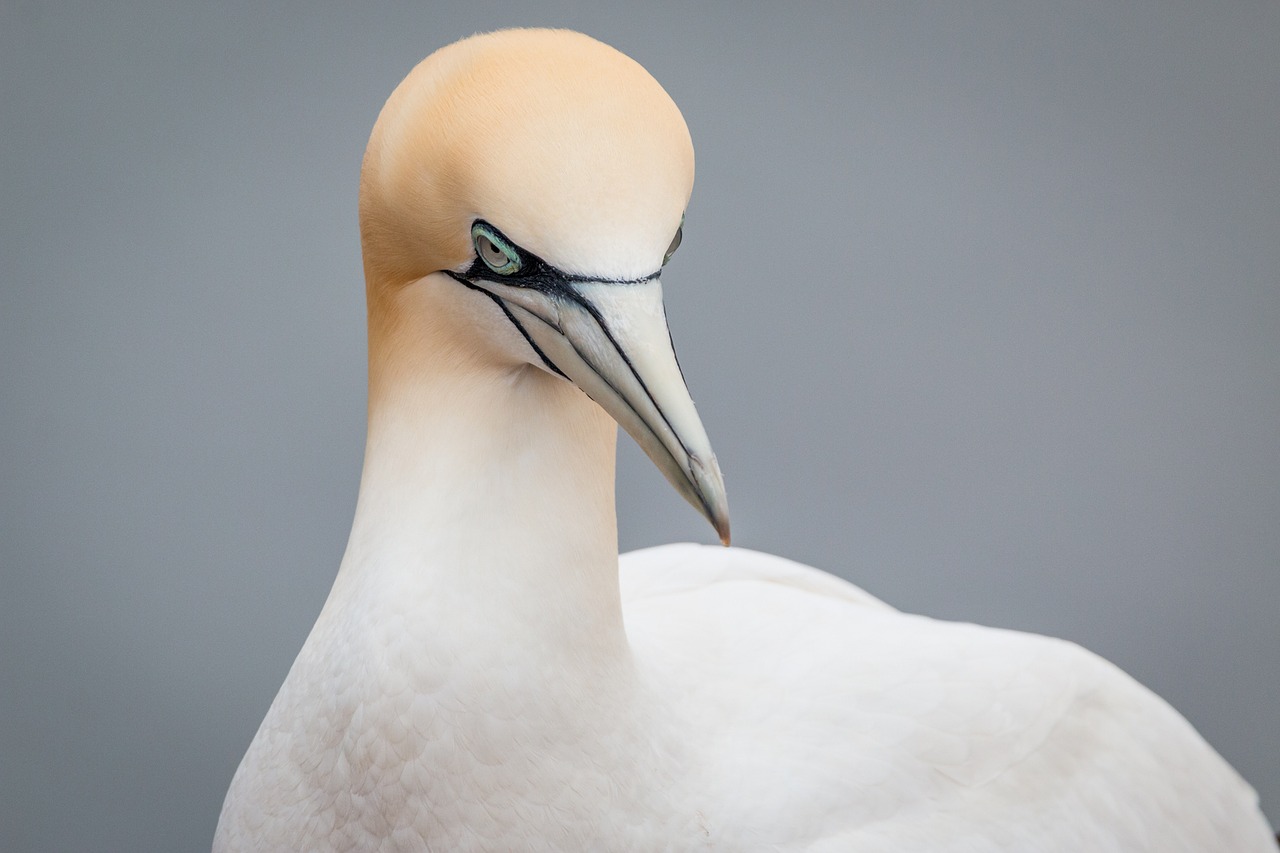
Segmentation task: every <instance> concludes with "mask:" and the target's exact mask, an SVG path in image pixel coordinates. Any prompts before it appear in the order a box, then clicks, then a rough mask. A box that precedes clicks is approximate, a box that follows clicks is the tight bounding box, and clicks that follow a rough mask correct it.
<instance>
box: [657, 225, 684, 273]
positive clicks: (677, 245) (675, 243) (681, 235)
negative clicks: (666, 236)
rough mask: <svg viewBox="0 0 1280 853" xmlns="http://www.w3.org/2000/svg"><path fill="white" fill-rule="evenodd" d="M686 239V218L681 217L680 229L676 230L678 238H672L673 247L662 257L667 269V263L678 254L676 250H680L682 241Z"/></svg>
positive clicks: (668, 248) (669, 247)
mask: <svg viewBox="0 0 1280 853" xmlns="http://www.w3.org/2000/svg"><path fill="white" fill-rule="evenodd" d="M682 239H684V217H683V216H682V217H680V227H678V228H677V229H676V236H674V237H672V238H671V245H670V246H668V247H667V253H666V254H665V255H663V256H662V265H663V266H664V267H665V266H666V265H667V261H669V260H671V256H672V255H674V254H675V253H676V249H679V248H680V241H681V240H682Z"/></svg>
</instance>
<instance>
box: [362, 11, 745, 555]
mask: <svg viewBox="0 0 1280 853" xmlns="http://www.w3.org/2000/svg"><path fill="white" fill-rule="evenodd" d="M692 187H693V145H692V142H691V141H690V138H689V131H688V128H687V127H686V126H685V123H684V119H683V117H682V116H681V115H680V111H679V109H678V108H677V107H676V105H675V103H674V102H673V101H672V100H671V98H670V96H669V95H667V93H666V92H665V91H664V90H663V89H662V87H661V86H660V85H659V84H658V83H657V81H656V80H654V79H653V77H652V76H650V75H649V73H648V72H647V71H645V70H644V68H642V67H641V66H640V65H639V64H638V63H636V62H635V61H634V60H632V59H630V58H629V57H627V56H625V55H623V54H622V53H619V52H618V51H616V50H614V49H613V48H611V47H609V46H607V45H605V44H602V43H600V42H598V41H595V40H594V39H591V38H589V37H587V36H584V35H581V34H579V33H574V32H568V31H564V30H505V31H500V32H496V33H489V34H485V35H479V36H473V37H471V38H468V39H464V40H463V41H460V42H456V43H454V44H452V45H449V46H448V47H445V48H442V49H441V50H439V51H437V52H436V53H434V54H432V55H431V56H429V57H428V58H427V59H426V60H424V61H423V62H422V63H421V64H419V65H418V66H417V67H416V68H415V69H414V70H413V71H412V72H411V73H410V74H409V76H408V77H407V78H406V79H405V80H404V82H403V83H401V84H400V86H399V87H397V89H396V90H395V92H393V93H392V95H391V97H390V99H389V100H388V101H387V104H386V106H385V107H384V108H383V110H382V113H381V115H380V116H379V117H378V121H377V123H376V125H375V127H374V130H373V134H372V137H371V139H370V142H369V146H368V149H367V151H366V153H365V159H364V165H363V168H362V172H361V187H360V229H361V241H362V245H363V249H364V258H365V267H366V277H367V280H368V289H369V293H368V296H369V300H370V315H371V318H372V316H373V314H374V311H375V306H376V305H377V304H378V303H380V302H384V301H386V300H394V299H395V298H396V294H397V292H398V291H400V290H402V289H403V288H407V287H410V286H413V285H417V284H420V283H422V282H424V281H429V282H430V283H431V286H434V287H453V288H465V289H467V290H470V291H473V292H478V293H480V294H483V295H484V296H485V297H487V300H486V304H488V306H489V308H488V309H487V310H486V311H485V312H484V313H483V316H481V317H479V318H475V319H473V320H469V321H468V322H469V323H470V325H471V327H470V328H467V329H464V330H461V332H462V333H463V334H465V335H467V336H469V339H470V340H473V341H474V342H475V343H476V345H477V346H485V345H487V346H488V347H489V350H488V351H489V352H490V354H491V356H492V357H494V358H498V359H506V360H507V361H509V362H511V363H512V364H513V365H514V364H519V365H523V364H528V365H533V366H534V367H537V368H540V369H542V370H545V371H547V372H548V373H550V374H552V375H554V376H556V377H557V378H559V379H561V380H564V381H568V382H571V383H573V384H574V385H576V386H577V387H578V388H580V389H581V390H582V391H583V392H585V393H586V394H587V395H588V396H589V397H590V398H591V399H592V400H594V401H595V402H596V403H597V404H599V405H600V406H601V407H602V408H603V409H604V410H605V411H606V412H608V413H609V414H610V415H611V416H612V417H613V418H614V419H615V420H616V421H617V422H618V423H619V424H620V425H621V426H622V427H623V428H624V429H625V430H626V431H627V432H628V433H629V434H630V435H631V436H632V437H633V438H634V439H635V440H636V442H637V443H638V444H639V445H640V447H641V448H643V449H644V451H645V452H646V453H647V454H648V456H649V457H650V459H652V460H653V461H654V463H655V464H656V465H657V466H658V468H659V469H661V470H662V472H663V474H664V475H665V476H666V477H667V479H668V480H669V481H670V482H671V483H672V485H673V486H675V488H676V489H677V490H678V491H679V492H680V493H681V494H682V495H683V496H684V497H685V498H686V499H688V500H689V502H690V503H692V504H693V505H694V506H695V507H696V508H697V509H698V510H699V511H701V512H702V513H703V515H704V516H706V518H707V519H708V520H709V521H710V522H711V524H712V525H713V526H714V527H715V529H716V531H717V533H718V534H719V535H720V538H721V540H722V541H724V542H726V543H727V542H728V538H729V520H728V511H727V503H726V499H725V492H724V483H723V480H722V478H721V475H720V470H719V466H718V464H717V463H716V459H715V455H714V454H713V453H712V451H711V445H710V442H709V440H708V439H707V435H706V431H705V430H704V428H703V426H702V423H701V421H700V419H699V417H698V414H697V412H696V410H695V409H694V405H693V401H692V400H691V398H690V396H689V392H688V390H687V388H686V385H685V382H684V377H683V376H682V374H681V371H680V368H679V365H678V364H677V362H676V357H675V352H674V350H673V346H672V342H671V336H670V333H669V331H668V329H667V322H666V314H665V310H664V307H663V302H662V284H661V273H662V270H663V267H664V266H665V265H666V262H667V261H668V260H670V257H671V254H672V253H673V252H674V251H675V249H676V247H678V246H679V243H680V239H681V234H682V228H683V219H684V210H685V206H686V204H687V203H688V200H689V194H690V192H691V190H692ZM455 331H456V330H455ZM401 333H402V334H403V333H408V334H412V333H413V332H412V330H408V331H406V330H401Z"/></svg>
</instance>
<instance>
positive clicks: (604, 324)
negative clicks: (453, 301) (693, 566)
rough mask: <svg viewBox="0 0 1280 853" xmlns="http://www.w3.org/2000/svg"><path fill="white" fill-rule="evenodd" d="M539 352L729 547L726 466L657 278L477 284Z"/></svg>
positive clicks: (473, 283) (548, 366) (474, 282)
mask: <svg viewBox="0 0 1280 853" xmlns="http://www.w3.org/2000/svg"><path fill="white" fill-rule="evenodd" d="M467 283H468V284H469V285H470V286H472V287H477V288H480V289H483V290H484V291H485V292H487V293H488V294H489V295H490V296H492V297H493V298H494V299H495V300H497V301H498V302H499V303H500V304H501V305H502V307H503V309H504V310H505V311H506V313H507V315H508V318H509V319H510V320H511V321H512V322H513V323H514V324H515V325H516V326H517V327H518V328H519V329H520V331H521V333H522V334H523V335H524V336H525V338H526V339H527V340H528V341H529V342H530V344H531V345H532V346H533V347H534V348H535V349H536V350H538V353H539V355H540V356H541V357H542V361H543V364H544V366H546V367H547V368H548V369H549V370H551V371H553V372H555V373H558V374H560V375H561V376H563V377H565V378H567V379H569V380H570V381H571V382H573V383H574V384H575V385H577V386H578V387H579V388H581V389H582V390H583V391H584V392H585V393H586V394H587V396H589V397H590V398H591V399H593V400H595V401H596V402H597V403H598V404H600V406H601V407H602V408H603V409H604V410H605V411H606V412H608V413H609V414H610V415H611V416H613V419H614V420H616V421H617V422H618V423H619V424H620V425H621V426H622V428H623V429H625V430H626V431H627V432H628V433H630V434H631V437H632V438H634V439H635V440H636V443H637V444H639V445H640V447H641V448H642V449H643V450H644V452H645V453H647V454H648V456H649V458H650V459H652V460H653V462H654V464H655V465H657V466H658V468H659V469H660V470H661V471H662V473H663V474H664V475H666V478H667V480H668V481H669V482H670V483H671V485H673V486H675V488H676V491H678V492H680V494H682V495H683V496H684V497H685V499H686V500H687V501H689V503H691V504H693V506H694V507H695V508H697V509H698V511H699V512H701V513H702V514H703V516H705V517H706V519H707V520H708V521H709V522H711V526H712V527H714V528H715V531H716V533H717V534H719V536H720V541H721V542H723V543H724V544H725V545H728V544H729V506H728V500H727V498H726V496H725V491H724V479H723V478H722V477H721V475H720V466H719V464H718V463H717V462H716V457H715V454H714V453H713V452H712V451H711V442H710V440H709V439H708V438H707V431H706V430H705V429H704V428H703V426H702V421H701V419H700V418H699V417H698V412H697V410H696V409H695V408H694V405H693V400H692V398H690V396H689V389H688V387H687V386H686V385H685V381H684V375H683V374H682V373H681V371H680V365H679V364H678V363H677V362H676V354H675V349H674V348H673V346H672V342H671V332H670V331H669V330H668V329H667V315H666V311H665V309H664V308H663V304H662V282H661V280H660V279H659V278H658V276H656V275H655V276H652V277H650V278H646V279H640V280H637V281H628V282H616V281H594V280H584V279H576V278H575V279H571V280H570V279H562V280H559V281H555V282H553V283H550V284H549V286H543V287H539V288H536V289H535V288H532V287H520V286H512V285H507V284H503V283H501V282H498V281H493V280H471V281H469V282H467Z"/></svg>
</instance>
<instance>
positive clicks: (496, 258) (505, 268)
mask: <svg viewBox="0 0 1280 853" xmlns="http://www.w3.org/2000/svg"><path fill="white" fill-rule="evenodd" d="M471 240H472V242H473V243H475V247H476V255H477V256H478V257H479V258H480V260H482V261H484V264H485V266H487V267H488V268H489V269H491V270H493V271H494V272H496V273H497V274H498V275H511V274H512V273H516V272H519V271H520V254H519V253H518V252H517V251H516V250H515V248H514V247H512V246H511V245H510V244H508V243H507V241H506V240H503V239H502V238H501V237H499V236H498V235H497V234H496V233H495V232H494V231H492V230H490V229H488V228H486V227H484V226H483V225H481V224H480V223H478V222H477V223H476V224H475V225H473V226H471Z"/></svg>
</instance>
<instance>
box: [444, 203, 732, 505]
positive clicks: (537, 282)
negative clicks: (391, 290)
mask: <svg viewBox="0 0 1280 853" xmlns="http://www.w3.org/2000/svg"><path fill="white" fill-rule="evenodd" d="M475 225H483V226H484V227H485V228H487V229H489V230H491V231H493V232H494V233H495V234H496V235H498V236H499V237H500V238H501V239H502V240H504V241H505V242H506V244H507V245H508V246H510V247H511V248H512V249H513V250H515V252H516V253H517V254H518V255H519V256H520V268H519V269H518V270H516V271H515V272H513V273H511V274H509V275H501V274H499V273H495V272H494V271H493V270H491V269H490V268H489V266H488V264H486V263H485V262H484V261H482V260H480V258H479V257H477V258H476V259H475V260H474V261H472V263H471V266H470V267H468V268H467V269H466V271H465V272H462V273H456V272H453V271H452V270H446V272H447V273H448V274H449V275H450V276H451V277H452V278H453V279H455V280H456V281H459V282H461V283H462V284H465V285H466V286H467V287H470V288H472V289H474V290H479V291H482V292H483V293H485V294H486V295H488V296H489V297H490V298H491V299H493V301H494V302H496V303H497V304H498V306H499V307H500V308H502V312H503V313H504V314H506V315H507V319H509V320H510V321H511V322H512V323H513V324H514V325H515V327H516V328H517V329H519V330H520V334H521V335H523V336H524V339H525V340H526V341H528V342H529V346H531V347H533V351H534V352H536V353H537V354H538V356H539V357H540V358H541V359H542V361H543V363H544V364H546V365H547V366H548V367H549V368H551V369H552V370H553V371H555V372H556V373H557V374H559V375H560V376H564V378H566V379H568V377H567V376H565V374H564V371H562V370H560V368H558V367H557V366H556V365H555V364H554V363H553V362H552V361H551V359H549V358H548V357H547V356H546V354H545V353H544V352H543V351H542V350H541V349H540V348H539V347H538V345H537V344H535V343H534V342H533V338H532V337H530V335H529V332H528V331H527V330H526V329H525V328H524V326H522V325H521V324H520V321H519V320H517V319H516V318H515V315H513V314H512V313H511V310H510V309H509V308H508V307H507V305H506V303H505V302H503V301H502V299H501V298H500V297H498V296H495V295H494V294H493V293H491V292H490V291H488V290H485V289H484V288H483V287H480V286H479V285H477V284H474V282H475V281H477V280H482V281H492V282H494V283H495V284H503V285H506V286H508V287H527V288H529V289H530V290H536V291H538V292H539V293H543V294H546V295H547V296H550V297H552V298H553V299H561V300H566V301H569V302H572V303H573V304H574V305H577V306H578V307H579V308H581V309H582V310H583V311H586V312H587V314H589V315H590V316H591V318H592V319H593V320H595V322H596V325H598V326H599V327H600V331H602V332H604V335H605V338H607V339H608V341H609V343H610V345H612V346H613V349H614V352H616V353H617V354H618V355H619V356H621V357H622V361H623V362H624V363H625V364H626V365H627V369H628V370H630V371H631V375H632V376H634V377H635V380H636V382H637V383H638V384H639V385H640V388H641V390H643V391H644V393H645V396H646V397H648V398H649V402H650V403H651V404H652V405H653V409H654V411H656V412H657V413H658V417H660V418H662V422H663V423H665V424H666V425H667V429H668V430H669V431H670V432H671V434H672V435H673V436H675V439H676V442H677V443H678V444H679V445H680V449H681V450H683V451H684V453H685V456H686V457H688V458H692V456H693V454H692V453H690V452H689V448H688V447H686V446H685V443H684V440H683V439H682V438H681V436H680V433H679V432H678V431H677V430H676V428H675V427H674V426H673V425H672V424H671V419H670V418H668V417H667V413H666V412H664V411H663V410H662V407H661V406H660V405H658V401H657V399H656V398H655V397H654V396H653V392H652V391H650V390H649V386H648V385H647V384H646V383H645V381H644V379H642V378H641V376H640V372H639V371H638V370H636V367H635V365H634V364H632V362H631V357H630V356H628V355H627V353H626V351H625V350H623V348H622V347H621V346H620V345H619V344H618V339H617V338H616V337H614V334H613V330H612V329H610V328H609V324H608V323H606V322H605V319H604V317H603V316H601V314H600V312H599V311H598V310H597V309H596V307H595V306H594V305H592V304H591V302H590V301H589V300H587V299H586V298H585V297H583V296H582V295H581V294H579V293H578V292H577V291H576V290H574V289H573V288H572V287H571V286H570V285H572V284H574V283H577V282H581V283H589V284H616V285H622V286H626V285H636V284H645V283H647V282H650V281H653V280H654V279H656V278H658V277H659V276H660V275H661V274H662V271H661V270H658V271H657V272H653V273H650V274H649V275H647V276H642V277H640V278H629V279H619V278H599V277H595V276H589V275H576V274H573V273H566V272H564V271H562V270H560V269H557V268H556V267H555V266H553V265H551V264H549V263H547V262H546V261H544V260H543V259H542V258H540V257H538V256H537V255H535V254H533V253H532V252H529V251H526V250H525V249H522V248H521V247H520V246H519V245H517V244H516V243H515V242H514V241H513V240H511V238H509V237H507V235H506V234H504V233H502V230H501V229H499V228H496V227H494V226H493V225H492V224H491V223H489V222H486V221H485V220H483V219H477V220H476V221H475V222H473V223H472V226H473V227H474V226H475ZM534 316H537V315H536V314H535V315H534ZM538 319H539V320H541V321H542V322H544V323H545V322H546V321H545V320H543V319H542V318H541V317H538ZM548 325H551V324H549V323H548ZM552 328H555V327H554V326H552ZM556 331H557V332H560V330H559V329H556ZM560 333H561V334H563V332H560ZM669 334H670V330H668V335H669ZM569 344H570V346H572V347H573V349H574V352H576V353H577V354H578V357H579V358H581V359H582V361H583V363H584V364H587V365H590V364H591V362H590V361H588V360H587V358H586V357H585V355H584V354H583V353H582V351H581V350H579V349H578V347H577V345H576V344H574V343H573V341H572V340H569ZM672 352H673V353H674V352H675V346H674V344H673V346H672ZM676 367H677V369H679V367H680V361H679V359H677V360H676ZM596 375H597V376H599V377H600V379H601V380H603V381H604V383H605V384H606V385H608V386H609V388H610V389H611V390H612V391H613V393H614V394H615V395H617V397H618V398H619V399H620V400H623V401H624V402H625V401H626V399H627V398H626V395H624V394H623V393H622V392H621V391H619V390H618V388H617V386H615V385H614V384H613V383H612V382H610V381H609V379H608V378H607V377H605V376H603V375H601V374H599V373H596ZM680 378H681V379H683V378H684V370H683V369H681V370H680ZM632 411H634V407H632ZM638 416H639V415H638V413H637V417H638ZM640 421H641V422H642V423H643V422H644V418H640ZM654 437H655V438H657V436H656V435H655V436H654ZM695 491H696V490H695ZM698 499H699V501H700V502H701V503H702V504H703V507H704V508H705V509H706V511H707V514H708V515H710V507H708V506H707V504H706V501H705V500H703V498H702V496H701V495H699V496H698Z"/></svg>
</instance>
